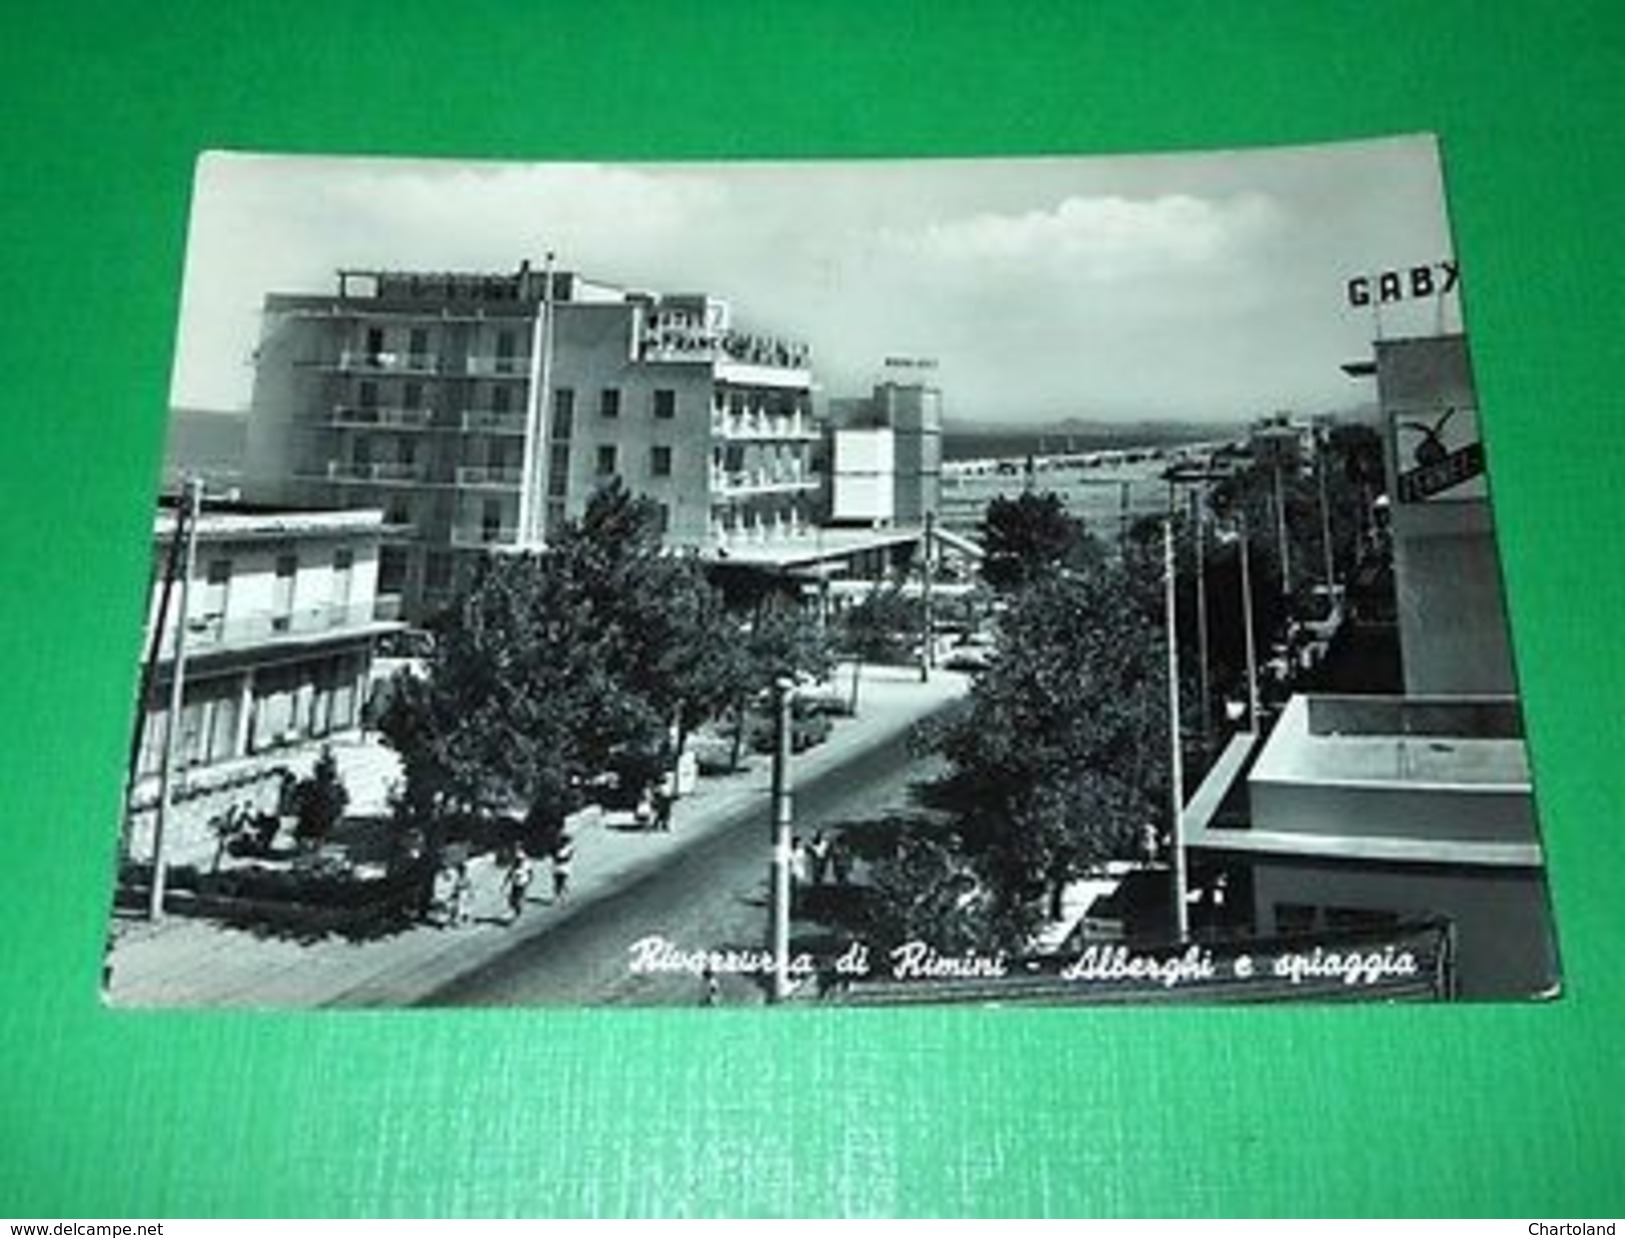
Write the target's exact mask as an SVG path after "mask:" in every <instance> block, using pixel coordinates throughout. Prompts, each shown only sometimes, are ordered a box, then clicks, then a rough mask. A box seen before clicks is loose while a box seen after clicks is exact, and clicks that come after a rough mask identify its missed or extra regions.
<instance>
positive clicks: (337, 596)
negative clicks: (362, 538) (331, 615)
mask: <svg viewBox="0 0 1625 1238" xmlns="http://www.w3.org/2000/svg"><path fill="white" fill-rule="evenodd" d="M354 567H355V552H354V551H352V550H350V549H348V548H343V549H339V550H335V551H334V552H333V607H334V609H335V610H347V609H348V608H349V605H350V575H351V569H353V568H354Z"/></svg>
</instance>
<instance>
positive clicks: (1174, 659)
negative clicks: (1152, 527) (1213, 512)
mask: <svg viewBox="0 0 1625 1238" xmlns="http://www.w3.org/2000/svg"><path fill="white" fill-rule="evenodd" d="M1162 563H1163V567H1162V576H1163V592H1164V597H1165V602H1166V611H1167V621H1168V736H1169V740H1170V744H1169V747H1170V755H1171V758H1172V759H1171V761H1170V764H1169V775H1170V777H1169V783H1170V784H1171V785H1170V788H1169V791H1170V797H1171V799H1172V801H1173V804H1172V807H1173V814H1174V815H1173V829H1172V831H1171V834H1170V837H1171V839H1172V850H1173V853H1174V854H1173V880H1174V888H1173V902H1174V934H1175V937H1176V939H1177V940H1179V941H1184V940H1185V938H1186V937H1187V936H1189V934H1190V921H1189V917H1188V914H1187V908H1186V906H1185V886H1186V875H1185V825H1184V821H1183V819H1182V818H1183V816H1184V811H1185V762H1184V753H1182V752H1181V751H1180V735H1179V729H1180V728H1179V643H1178V623H1177V620H1178V616H1177V614H1176V613H1175V610H1174V606H1175V600H1174V597H1175V590H1174V522H1173V521H1172V520H1165V521H1163V524H1162Z"/></svg>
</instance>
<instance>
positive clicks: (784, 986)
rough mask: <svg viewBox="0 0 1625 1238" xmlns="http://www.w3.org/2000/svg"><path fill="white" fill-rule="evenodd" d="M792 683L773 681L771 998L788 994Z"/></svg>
mask: <svg viewBox="0 0 1625 1238" xmlns="http://www.w3.org/2000/svg"><path fill="white" fill-rule="evenodd" d="M795 691H796V685H795V682H794V681H793V680H791V679H790V678H788V677H787V676H781V677H780V678H778V679H776V680H774V682H773V717H774V727H773V862H772V871H771V872H770V874H769V879H770V881H771V883H772V887H773V917H772V929H771V933H772V951H773V1001H775V1002H782V1001H784V999H785V998H787V997H788V996H789V995H790V860H791V856H790V819H791V803H790V737H791V710H792V708H793V706H794V703H795Z"/></svg>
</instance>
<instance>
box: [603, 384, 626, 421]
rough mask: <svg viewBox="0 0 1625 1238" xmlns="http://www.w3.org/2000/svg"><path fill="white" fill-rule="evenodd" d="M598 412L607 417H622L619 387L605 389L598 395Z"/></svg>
mask: <svg viewBox="0 0 1625 1238" xmlns="http://www.w3.org/2000/svg"><path fill="white" fill-rule="evenodd" d="M598 411H599V412H600V413H602V414H603V415H604V416H605V417H619V416H620V415H621V389H620V388H619V387H605V388H604V389H603V391H601V392H599V395H598Z"/></svg>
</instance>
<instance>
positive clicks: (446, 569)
mask: <svg viewBox="0 0 1625 1238" xmlns="http://www.w3.org/2000/svg"><path fill="white" fill-rule="evenodd" d="M423 587H424V588H425V589H427V590H428V591H429V592H431V593H444V592H445V591H446V590H447V589H449V588H451V556H450V555H449V554H447V553H446V552H445V551H444V550H431V551H430V552H429V553H428V554H427V555H425V556H424V560H423Z"/></svg>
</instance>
